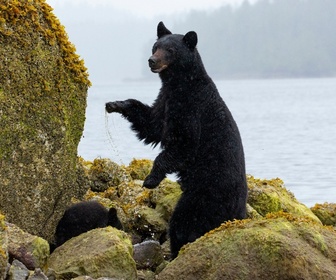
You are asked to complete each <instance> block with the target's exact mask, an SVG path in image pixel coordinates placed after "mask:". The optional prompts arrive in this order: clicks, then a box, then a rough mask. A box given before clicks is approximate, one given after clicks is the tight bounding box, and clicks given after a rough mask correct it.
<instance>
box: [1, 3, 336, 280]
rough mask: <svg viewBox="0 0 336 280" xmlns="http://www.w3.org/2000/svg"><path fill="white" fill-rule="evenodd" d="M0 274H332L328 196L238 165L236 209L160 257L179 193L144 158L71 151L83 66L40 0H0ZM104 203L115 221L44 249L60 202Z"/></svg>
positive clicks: (335, 248)
mask: <svg viewBox="0 0 336 280" xmlns="http://www.w3.org/2000/svg"><path fill="white" fill-rule="evenodd" d="M0 66H1V67H0V127H1V135H0V280H1V279H6V280H27V279H28V280H42V279H49V280H56V279H77V280H84V279H110V280H121V279H124V280H133V279H142V280H152V279H160V280H168V279H174V280H175V279H182V280H188V279H190V280H192V279H197V280H198V279H202V280H212V279H213V280H216V279H251V280H252V279H253V280H254V279H265V280H266V279H281V280H283V279H291V280H293V279H312V280H313V279H314V280H315V279H335V275H336V231H335V227H336V204H335V203H326V204H317V205H315V206H314V207H312V208H310V209H309V208H308V207H306V206H305V205H303V204H302V203H300V202H298V201H297V200H296V199H295V197H294V195H293V194H291V193H290V192H289V191H288V190H287V189H286V188H285V186H284V183H283V182H282V181H281V180H280V179H278V178H276V179H271V180H261V179H257V178H254V177H253V176H248V187H249V198H248V218H247V219H245V220H241V221H230V222H227V223H224V224H222V225H221V226H220V227H219V228H217V229H214V230H212V231H211V232H208V233H207V234H205V235H204V236H203V237H201V238H199V239H197V240H196V241H195V242H193V243H191V244H187V245H186V246H184V247H183V248H182V249H181V251H180V253H179V255H178V257H177V258H176V259H174V260H173V261H171V260H170V252H169V236H167V229H168V221H169V219H170V216H171V214H172V211H173V209H174V207H175V205H176V202H177V201H178V199H179V197H180V195H181V192H182V191H181V189H180V186H179V184H178V183H176V182H172V181H170V180H168V179H165V180H164V181H162V182H161V184H160V186H159V187H157V188H156V189H153V190H149V189H145V188H143V187H142V184H143V180H144V178H145V177H146V175H147V174H148V173H149V171H150V169H151V167H152V162H151V161H149V160H134V161H132V162H131V163H130V164H129V165H128V166H120V165H118V164H116V163H114V162H112V161H110V160H109V159H96V160H94V161H93V162H90V161H85V160H84V159H82V158H78V157H77V147H78V143H79V141H80V138H81V136H82V133H83V127H84V121H85V108H86V97H87V90H88V87H89V86H90V81H89V80H88V73H87V69H86V67H85V66H84V62H83V60H82V59H81V58H80V57H79V56H78V55H77V54H76V50H75V47H74V46H73V45H72V44H71V43H70V42H69V40H68V37H67V34H66V32H65V30H64V27H63V26H62V25H61V23H60V22H59V21H58V19H57V18H56V17H55V15H54V14H53V13H52V8H51V7H50V6H49V5H48V4H47V3H46V2H45V0H30V1H18V0H0ZM88 200H95V201H98V202H99V203H101V204H102V205H103V206H105V207H106V208H111V207H114V208H115V209H116V210H117V214H118V217H119V219H120V220H121V222H122V223H123V230H122V231H121V230H118V229H115V228H113V227H105V228H98V229H93V230H91V231H88V232H85V233H83V234H81V235H79V236H76V237H74V238H72V239H70V240H68V241H67V242H65V243H64V244H63V245H62V246H60V247H58V248H56V249H55V250H54V251H53V252H52V253H51V254H50V247H49V244H50V243H51V242H53V236H54V233H55V229H56V226H57V223H58V221H59V220H60V219H61V217H62V215H63V213H64V211H65V210H66V209H67V207H69V206H70V205H71V204H72V203H76V202H79V201H88Z"/></svg>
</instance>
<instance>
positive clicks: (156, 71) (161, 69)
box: [150, 65, 168, 73]
mask: <svg viewBox="0 0 336 280" xmlns="http://www.w3.org/2000/svg"><path fill="white" fill-rule="evenodd" d="M167 68H168V65H162V66H161V67H158V68H156V67H151V68H150V69H151V71H152V72H153V73H160V72H162V71H163V70H165V69H167Z"/></svg>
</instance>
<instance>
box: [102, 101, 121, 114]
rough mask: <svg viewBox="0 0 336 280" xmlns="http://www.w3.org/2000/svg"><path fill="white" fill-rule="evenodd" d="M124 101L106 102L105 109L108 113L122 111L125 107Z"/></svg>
mask: <svg viewBox="0 0 336 280" xmlns="http://www.w3.org/2000/svg"><path fill="white" fill-rule="evenodd" d="M123 103H124V102H123V101H114V102H107V103H106V104H105V110H106V112H107V113H113V112H116V113H121V111H122V109H123V108H124V104H123Z"/></svg>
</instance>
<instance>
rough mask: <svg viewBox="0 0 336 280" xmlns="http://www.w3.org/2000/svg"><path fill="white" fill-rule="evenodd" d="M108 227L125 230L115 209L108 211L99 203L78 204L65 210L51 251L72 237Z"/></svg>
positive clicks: (84, 202) (85, 202)
mask: <svg viewBox="0 0 336 280" xmlns="http://www.w3.org/2000/svg"><path fill="white" fill-rule="evenodd" d="M107 226H113V227H115V228H117V229H123V227H122V224H121V222H120V220H119V218H118V216H117V210H116V209H115V208H110V210H107V209H106V208H105V207H104V206H103V205H101V204H100V203H99V202H97V201H82V202H79V203H76V204H74V205H72V206H70V207H69V208H68V209H67V210H65V212H64V214H63V217H62V218H61V220H60V221H59V222H58V225H57V227H56V232H55V244H51V245H50V248H51V251H53V250H54V249H55V248H57V247H59V246H61V245H62V244H63V243H64V242H66V241H68V240H69V239H71V238H72V237H75V236H78V235H80V234H82V233H84V232H87V231H89V230H91V229H95V228H103V227H107Z"/></svg>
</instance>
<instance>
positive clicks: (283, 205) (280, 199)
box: [247, 176, 320, 222]
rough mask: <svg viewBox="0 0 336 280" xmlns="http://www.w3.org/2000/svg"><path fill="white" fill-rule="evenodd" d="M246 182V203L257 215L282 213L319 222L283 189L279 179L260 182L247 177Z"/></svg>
mask: <svg viewBox="0 0 336 280" xmlns="http://www.w3.org/2000/svg"><path fill="white" fill-rule="evenodd" d="M247 182H248V191H249V194H248V199H247V202H248V203H249V205H250V206H251V207H252V208H253V209H254V210H256V211H257V213H258V214H259V215H261V216H265V215H266V214H268V213H274V212H278V211H284V212H287V213H292V214H295V215H299V216H305V217H309V218H310V219H312V220H315V221H318V222H320V221H319V219H318V218H317V217H316V216H315V215H314V213H313V212H312V211H311V210H310V209H309V208H308V207H307V206H306V205H304V204H302V203H300V202H299V201H298V200H297V199H296V198H295V197H294V195H293V194H292V193H291V192H289V191H288V190H287V189H286V188H285V186H284V182H283V181H282V180H281V179H279V178H275V179H271V180H262V179H258V178H254V177H253V176H248V177H247Z"/></svg>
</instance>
